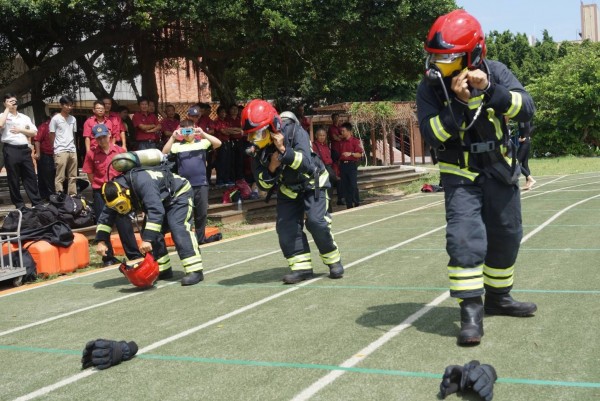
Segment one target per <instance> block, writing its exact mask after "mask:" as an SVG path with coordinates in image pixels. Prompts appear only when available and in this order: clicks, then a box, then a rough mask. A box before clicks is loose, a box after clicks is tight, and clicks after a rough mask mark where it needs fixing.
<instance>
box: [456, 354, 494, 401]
mask: <svg viewBox="0 0 600 401" xmlns="http://www.w3.org/2000/svg"><path fill="white" fill-rule="evenodd" d="M497 378H498V376H497V375H496V370H495V369H494V368H493V367H492V366H491V365H480V364H479V361H471V362H469V363H467V364H466V365H465V366H464V370H463V374H462V379H461V381H460V389H461V391H465V390H467V389H473V391H475V392H476V393H477V394H479V396H480V397H481V398H483V399H484V400H485V401H491V400H492V398H493V397H494V382H495V381H496V379H497Z"/></svg>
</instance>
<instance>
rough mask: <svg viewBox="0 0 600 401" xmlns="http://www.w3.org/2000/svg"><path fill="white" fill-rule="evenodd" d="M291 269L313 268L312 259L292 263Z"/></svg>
mask: <svg viewBox="0 0 600 401" xmlns="http://www.w3.org/2000/svg"><path fill="white" fill-rule="evenodd" d="M290 269H291V270H310V269H312V263H311V262H310V260H309V261H308V262H298V263H294V264H290Z"/></svg>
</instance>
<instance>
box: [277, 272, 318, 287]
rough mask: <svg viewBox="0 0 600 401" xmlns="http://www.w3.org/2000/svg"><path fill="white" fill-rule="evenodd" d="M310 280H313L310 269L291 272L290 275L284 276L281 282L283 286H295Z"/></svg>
mask: <svg viewBox="0 0 600 401" xmlns="http://www.w3.org/2000/svg"><path fill="white" fill-rule="evenodd" d="M311 278H313V271H312V269H306V270H292V272H291V273H290V274H286V275H285V276H283V282H284V283H285V284H296V283H299V282H301V281H304V280H308V279H311Z"/></svg>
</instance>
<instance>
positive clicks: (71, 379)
mask: <svg viewBox="0 0 600 401" xmlns="http://www.w3.org/2000/svg"><path fill="white" fill-rule="evenodd" d="M444 227H445V225H444V226H441V227H438V228H435V229H433V230H430V231H428V232H426V233H423V234H420V235H418V236H416V237H413V238H410V239H408V240H406V241H402V242H400V243H398V244H396V245H394V246H391V247H388V248H386V249H383V250H380V251H378V252H375V253H373V254H371V255H368V256H365V257H363V258H361V259H358V260H355V261H354V262H351V263H349V264H348V265H346V266H345V268H346V269H348V268H350V267H352V266H354V265H357V264H359V263H362V262H364V261H366V260H369V259H372V258H374V257H377V256H379V255H381V254H384V253H385V252H387V251H389V250H392V249H396V248H398V247H401V246H403V245H406V244H408V243H410V242H413V241H416V240H418V239H420V238H423V237H425V236H427V235H430V234H433V233H435V232H437V231H439V230H441V229H443V228H444ZM323 278H324V276H321V277H316V278H314V279H312V280H308V281H304V282H302V283H300V284H298V285H296V286H293V287H290V288H288V289H287V290H284V291H281V292H279V293H277V294H274V295H271V296H269V297H266V298H263V299H261V300H259V301H256V302H254V303H252V304H249V305H246V306H244V307H241V308H239V309H236V310H234V311H232V312H229V313H227V314H225V315H222V316H219V317H217V318H215V319H212V320H210V321H208V322H206V323H203V324H201V325H198V326H196V327H192V328H191V329H188V330H185V331H182V332H181V333H178V334H175V335H173V336H171V337H167V338H165V339H163V340H160V341H157V342H155V343H152V344H150V345H148V346H146V347H144V348H142V349H140V350H139V351H138V354H144V353H146V352H148V351H151V350H154V349H156V348H158V347H161V346H163V345H165V344H168V343H170V342H173V341H176V340H179V339H181V338H183V337H186V336H189V335H190V334H193V333H196V332H197V331H199V330H202V329H204V328H206V327H209V326H212V325H215V324H217V323H219V322H222V321H223V320H226V319H229V318H231V317H233V316H237V315H239V314H241V313H244V312H246V311H249V310H251V309H254V308H256V307H258V306H260V305H263V304H265V303H267V302H269V301H272V300H274V299H277V298H279V297H282V296H284V295H287V294H289V293H291V292H294V291H297V290H299V289H300V288H301V287H303V286H305V285H310V284H312V283H314V282H316V281H319V280H322V279H323ZM96 372H99V371H98V370H95V369H90V370H87V371H85V372H81V373H78V374H76V375H73V376H71V377H68V378H66V379H63V380H61V381H59V382H56V383H54V384H51V385H48V386H45V387H42V388H40V389H38V390H36V391H34V392H32V393H29V394H25V395H23V396H21V397H19V398H16V399H15V401H26V400H32V399H34V398H37V397H40V396H43V395H46V394H48V393H50V392H51V391H54V390H56V389H59V388H61V387H64V386H66V385H68V384H71V383H74V382H76V381H78V380H79V379H83V378H85V377H88V376H90V375H92V374H94V373H96Z"/></svg>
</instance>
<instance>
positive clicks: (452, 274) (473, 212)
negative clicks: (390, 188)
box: [417, 10, 537, 345]
mask: <svg viewBox="0 0 600 401" xmlns="http://www.w3.org/2000/svg"><path fill="white" fill-rule="evenodd" d="M425 50H426V51H427V53H428V57H427V61H426V69H427V71H426V73H425V77H424V78H423V80H422V81H421V83H420V84H419V87H418V89H417V113H418V118H419V126H420V129H421V132H422V133H423V134H424V136H425V138H426V140H427V142H428V143H429V145H431V146H432V148H433V149H435V150H436V153H437V158H438V160H439V165H440V176H441V181H442V184H443V187H444V191H445V202H446V221H447V223H448V224H447V228H446V250H447V252H448V255H449V256H450V261H449V263H448V277H449V279H450V295H451V296H452V297H454V298H457V299H458V302H459V304H460V317H461V319H460V320H461V328H460V334H459V336H458V344H459V345H476V344H479V342H480V341H481V337H482V336H483V313H484V310H485V313H487V314H489V315H508V316H531V315H532V314H533V313H534V312H535V311H536V310H537V306H536V305H535V304H533V303H529V302H517V301H515V300H514V299H513V298H512V297H511V295H510V291H511V289H512V287H513V274H514V264H515V261H516V259H517V254H518V252H519V246H520V242H521V238H522V237H523V228H522V225H521V201H520V194H519V186H518V178H519V174H520V170H519V166H518V163H517V162H516V154H515V149H514V147H513V146H512V142H511V141H510V137H509V133H508V130H507V127H506V123H505V118H504V117H505V116H507V117H509V118H511V119H514V120H516V121H529V120H531V118H532V117H533V114H534V112H535V107H534V104H533V100H532V99H531V96H530V95H529V93H527V92H526V91H525V89H524V88H523V86H522V85H521V83H519V81H518V80H517V79H516V78H515V76H514V75H513V74H512V72H511V71H510V70H509V69H508V68H507V67H506V66H505V65H504V64H502V63H500V62H497V61H492V60H486V58H485V55H486V47H485V38H484V35H483V31H482V29H481V26H480V24H479V22H478V21H477V20H476V19H475V18H473V16H471V15H470V14H468V13H467V12H466V11H464V10H456V11H453V12H451V13H449V14H446V15H443V16H441V17H439V18H438V19H437V20H436V21H435V23H434V24H433V26H432V27H431V29H430V31H429V34H428V36H427V41H426V43H425ZM484 294H485V303H483V301H482V296H483V295H484Z"/></svg>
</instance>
